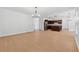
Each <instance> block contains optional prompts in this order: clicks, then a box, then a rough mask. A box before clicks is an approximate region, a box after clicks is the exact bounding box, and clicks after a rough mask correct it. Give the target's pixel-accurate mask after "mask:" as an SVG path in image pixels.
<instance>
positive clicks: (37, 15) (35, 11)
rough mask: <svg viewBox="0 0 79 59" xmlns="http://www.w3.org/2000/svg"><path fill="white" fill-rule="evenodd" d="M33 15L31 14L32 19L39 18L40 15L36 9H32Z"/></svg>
mask: <svg viewBox="0 0 79 59" xmlns="http://www.w3.org/2000/svg"><path fill="white" fill-rule="evenodd" d="M34 9H35V10H34V14H32V17H40V14H38V7H35V8H34Z"/></svg>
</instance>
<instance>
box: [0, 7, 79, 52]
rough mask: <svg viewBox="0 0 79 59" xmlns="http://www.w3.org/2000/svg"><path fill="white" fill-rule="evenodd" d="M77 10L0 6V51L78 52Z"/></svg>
mask: <svg viewBox="0 0 79 59" xmlns="http://www.w3.org/2000/svg"><path fill="white" fill-rule="evenodd" d="M78 51H79V7H0V52H78Z"/></svg>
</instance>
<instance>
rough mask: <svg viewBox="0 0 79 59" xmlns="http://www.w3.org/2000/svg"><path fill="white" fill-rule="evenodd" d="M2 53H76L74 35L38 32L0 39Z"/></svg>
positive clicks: (69, 33) (66, 32)
mask: <svg viewBox="0 0 79 59" xmlns="http://www.w3.org/2000/svg"><path fill="white" fill-rule="evenodd" d="M0 51H3V52H5V51H6V52H7V51H9V52H13V51H14V52H76V51H78V49H77V46H76V43H75V39H74V35H73V33H71V32H68V31H60V32H57V31H51V30H47V31H39V32H30V33H23V34H18V35H13V36H7V37H1V38H0Z"/></svg>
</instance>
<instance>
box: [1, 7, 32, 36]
mask: <svg viewBox="0 0 79 59" xmlns="http://www.w3.org/2000/svg"><path fill="white" fill-rule="evenodd" d="M31 31H33V21H32V17H31V15H27V14H23V13H18V12H15V11H11V10H7V9H3V8H0V35H6V34H14V33H21V32H31Z"/></svg>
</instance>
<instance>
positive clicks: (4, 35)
mask: <svg viewBox="0 0 79 59" xmlns="http://www.w3.org/2000/svg"><path fill="white" fill-rule="evenodd" d="M30 32H33V31H30ZM22 33H28V32H27V31H24V32H18V33H11V34H3V35H0V37H6V36H11V35H16V34H22Z"/></svg>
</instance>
